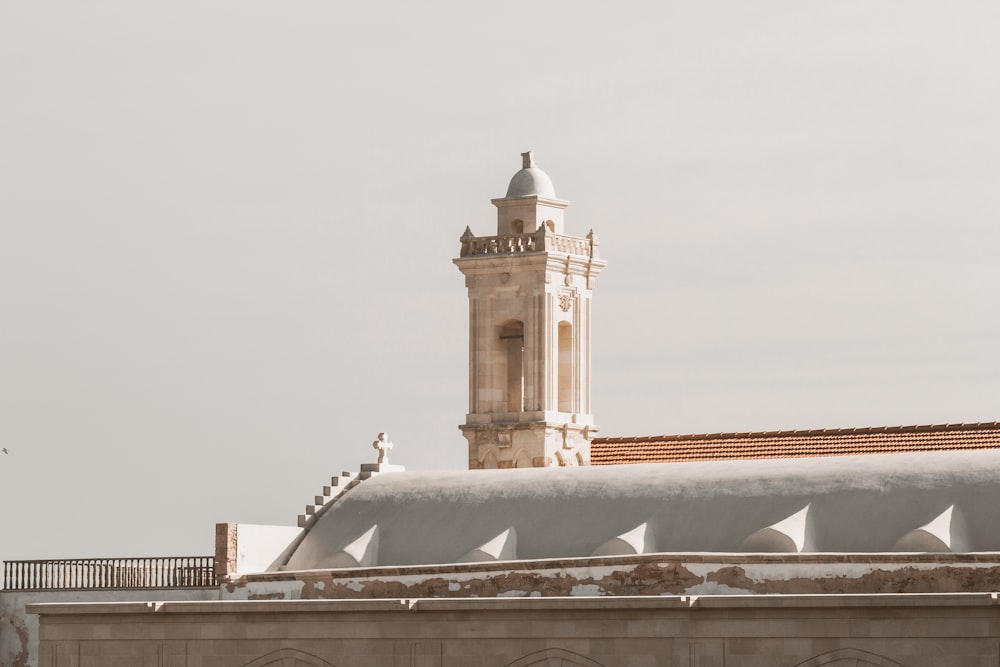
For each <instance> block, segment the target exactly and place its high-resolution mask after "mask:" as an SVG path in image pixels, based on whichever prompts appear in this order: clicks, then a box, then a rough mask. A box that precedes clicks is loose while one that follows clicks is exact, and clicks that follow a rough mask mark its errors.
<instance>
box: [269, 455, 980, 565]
mask: <svg viewBox="0 0 1000 667" xmlns="http://www.w3.org/2000/svg"><path fill="white" fill-rule="evenodd" d="M949 508H952V509H951V511H950V512H948V510H949ZM803 510H805V511H803ZM946 512H948V513H947V516H948V526H945V527H942V526H938V525H937V524H939V523H941V521H940V517H941V516H942V514H943V513H946ZM930 525H934V526H936V528H935V530H936V531H938V532H937V534H939V535H941V536H942V537H944V538H948V539H946V540H942V543H943V544H944V545H945V546H946V547H947V548H950V549H951V550H952V551H1000V528H998V526H1000V452H997V451H996V450H983V451H952V452H934V453H913V454H887V455H867V456H844V457H829V458H811V459H766V460H753V461H712V462H696V463H654V464H644V465H618V466H591V467H582V468H529V469H510V470H474V471H448V472H402V473H385V474H381V475H379V476H377V477H374V478H372V479H370V480H367V481H364V482H362V483H361V484H360V485H358V486H357V487H356V488H354V489H352V490H351V491H349V492H347V493H346V494H345V495H344V496H342V497H341V498H340V499H339V500H338V501H336V502H335V503H334V504H333V505H331V506H330V507H329V508H328V510H327V511H326V512H325V513H324V514H323V515H322V516H320V517H319V518H318V519H317V521H316V523H315V524H313V526H312V528H311V529H310V530H309V531H308V532H307V533H306V535H305V537H304V538H303V540H302V541H301V543H300V544H299V546H298V547H297V549H296V550H295V551H294V552H293V554H292V555H291V557H290V559H289V561H288V564H287V565H286V566H285V567H286V568H287V569H319V568H331V567H347V566H351V565H357V564H361V565H379V566H392V565H417V564H431V563H455V562H460V561H463V560H464V561H469V560H491V559H496V560H512V559H543V558H566V557H586V556H590V555H594V554H608V553H655V552H739V551H749V550H751V549H758V550H768V551H771V550H779V551H781V550H788V549H791V548H792V547H791V546H789V545H794V547H795V548H796V549H801V550H802V551H813V552H887V551H891V550H893V548H894V547H895V548H897V549H899V548H900V547H899V546H898V545H897V543H898V542H899V543H900V544H907V543H911V542H912V541H911V542H908V541H907V540H904V541H902V542H900V540H901V538H903V537H904V536H906V535H908V534H909V533H911V532H912V531H915V530H923V529H927V528H928V527H929V526H930ZM942 531H943V532H942ZM755 534H756V535H755ZM751 536H753V539H748V538H750V537H751ZM782 536H784V537H782ZM935 544H936V543H935ZM761 545H764V546H761ZM782 545H783V546H782ZM345 554H346V555H345ZM352 559H353V560H352ZM354 561H357V562H356V563H355V562H354Z"/></svg>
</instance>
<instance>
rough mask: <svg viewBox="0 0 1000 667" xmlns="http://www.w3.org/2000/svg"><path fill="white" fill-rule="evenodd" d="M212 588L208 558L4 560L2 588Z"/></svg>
mask: <svg viewBox="0 0 1000 667" xmlns="http://www.w3.org/2000/svg"><path fill="white" fill-rule="evenodd" d="M214 585H215V559H214V558H213V557H212V556H166V557H158V558H75V559H71V560H8V561H4V564H3V587H4V589H5V590H9V591H47V590H96V589H112V588H204V587H207V586H214Z"/></svg>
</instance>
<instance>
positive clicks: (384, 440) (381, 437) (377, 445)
mask: <svg viewBox="0 0 1000 667" xmlns="http://www.w3.org/2000/svg"><path fill="white" fill-rule="evenodd" d="M372 447H373V448H374V449H377V450H378V462H379V463H388V462H389V452H390V451H392V440H390V439H389V434H388V433H379V434H378V440H376V441H375V442H373V443H372Z"/></svg>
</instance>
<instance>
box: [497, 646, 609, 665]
mask: <svg viewBox="0 0 1000 667" xmlns="http://www.w3.org/2000/svg"><path fill="white" fill-rule="evenodd" d="M538 664H542V665H545V667H572V666H574V665H577V666H579V667H604V665H602V664H601V663H599V662H597V661H596V660H591V659H590V658H588V657H587V656H585V655H580V654H579V653H574V652H573V651H567V650H566V649H562V648H545V649H542V650H541V651H535V652H534V653H529V654H528V655H526V656H524V657H522V658H518V659H517V660H515V661H514V662H509V663H507V664H506V665H505V666H504V667H530V666H531V665H538Z"/></svg>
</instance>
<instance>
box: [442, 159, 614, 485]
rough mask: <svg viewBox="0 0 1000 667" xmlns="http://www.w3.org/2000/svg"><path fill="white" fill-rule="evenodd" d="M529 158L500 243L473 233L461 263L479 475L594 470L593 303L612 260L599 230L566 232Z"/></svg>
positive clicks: (472, 447)
mask: <svg viewBox="0 0 1000 667" xmlns="http://www.w3.org/2000/svg"><path fill="white" fill-rule="evenodd" d="M521 157H522V159H523V164H522V169H521V170H520V171H519V172H517V173H516V174H514V177H513V178H511V180H510V186H509V187H508V188H507V195H506V196H505V197H503V198H501V199H494V200H493V204H494V206H496V207H497V232H496V236H475V235H473V233H472V231H471V230H469V229H468V228H466V230H465V233H464V234H463V235H462V238H461V242H462V250H461V255H460V257H459V258H458V259H456V260H454V261H455V264H457V265H458V268H459V270H460V271H461V272H462V273H463V274H464V275H465V284H466V287H468V288H469V413H468V414H467V415H466V418H465V424H463V425H462V426H460V427H459V428H460V429H461V430H462V434H463V435H464V436H465V438H466V439H467V440H468V441H469V468H514V467H517V468H521V467H531V466H555V465H585V464H587V463H588V462H589V453H590V440H591V439H592V438H593V434H594V433H595V432H596V431H597V427H596V426H595V425H594V418H593V416H592V415H591V408H590V299H591V295H592V293H593V289H594V282H595V280H596V278H597V274H599V273H600V272H601V269H603V268H604V266H605V265H606V262H603V261H601V260H600V259H599V258H598V254H597V247H598V242H597V238H596V237H595V236H594V233H593V232H592V231H591V232H590V233H589V234H587V236H586V238H581V237H576V236H567V235H566V234H565V233H564V231H563V215H564V212H565V209H566V207H567V206H569V202H567V201H563V200H561V199H557V198H556V193H555V189H554V188H553V186H552V181H551V180H550V179H549V177H548V175H546V173H545V172H544V171H542V170H541V169H539V168H538V167H536V166H535V163H534V160H533V159H532V155H531V153H530V152H528V153H522V154H521Z"/></svg>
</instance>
